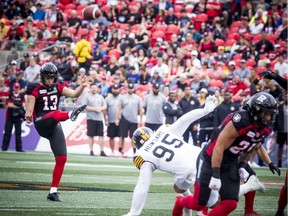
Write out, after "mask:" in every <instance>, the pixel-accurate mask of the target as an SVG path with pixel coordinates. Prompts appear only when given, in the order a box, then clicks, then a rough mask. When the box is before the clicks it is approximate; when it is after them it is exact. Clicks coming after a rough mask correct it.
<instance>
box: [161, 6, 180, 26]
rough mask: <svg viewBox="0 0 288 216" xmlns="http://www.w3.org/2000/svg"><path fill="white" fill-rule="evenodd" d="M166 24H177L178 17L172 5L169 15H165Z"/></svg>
mask: <svg viewBox="0 0 288 216" xmlns="http://www.w3.org/2000/svg"><path fill="white" fill-rule="evenodd" d="M164 22H165V24H166V25H177V24H178V18H177V17H176V16H175V14H174V9H173V8H172V7H170V8H169V9H168V12H167V16H166V17H165V21H164Z"/></svg>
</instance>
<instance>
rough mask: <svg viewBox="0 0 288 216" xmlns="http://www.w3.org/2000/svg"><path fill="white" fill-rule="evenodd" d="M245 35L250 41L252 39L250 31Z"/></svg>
mask: <svg viewBox="0 0 288 216" xmlns="http://www.w3.org/2000/svg"><path fill="white" fill-rule="evenodd" d="M243 36H244V38H245V39H246V40H249V41H250V40H251V39H252V35H251V34H250V33H245V34H244V35H243Z"/></svg>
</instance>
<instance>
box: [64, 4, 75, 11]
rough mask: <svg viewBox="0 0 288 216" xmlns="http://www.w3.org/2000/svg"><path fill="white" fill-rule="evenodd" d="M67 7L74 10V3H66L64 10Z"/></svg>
mask: <svg viewBox="0 0 288 216" xmlns="http://www.w3.org/2000/svg"><path fill="white" fill-rule="evenodd" d="M67 9H71V10H74V9H75V4H68V5H65V7H64V10H67Z"/></svg>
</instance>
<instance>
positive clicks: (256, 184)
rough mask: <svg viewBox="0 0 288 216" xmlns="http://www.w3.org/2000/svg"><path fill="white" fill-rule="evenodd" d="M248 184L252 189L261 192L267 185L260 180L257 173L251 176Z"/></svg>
mask: <svg viewBox="0 0 288 216" xmlns="http://www.w3.org/2000/svg"><path fill="white" fill-rule="evenodd" d="M246 184H249V185H250V186H251V188H252V191H257V190H258V191H260V192H261V193H264V192H265V186H264V185H263V184H262V183H261V182H260V181H259V179H258V178H257V177H256V176H255V175H252V176H250V178H249V179H248V181H247V182H246Z"/></svg>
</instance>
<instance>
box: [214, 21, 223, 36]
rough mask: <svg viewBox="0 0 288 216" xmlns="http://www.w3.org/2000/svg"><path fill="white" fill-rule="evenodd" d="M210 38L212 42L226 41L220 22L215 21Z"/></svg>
mask: <svg viewBox="0 0 288 216" xmlns="http://www.w3.org/2000/svg"><path fill="white" fill-rule="evenodd" d="M212 35H213V36H212V37H213V40H216V39H222V40H225V39H226V29H225V28H224V27H223V25H222V23H221V21H217V22H215V28H214V30H213V32H212Z"/></svg>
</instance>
